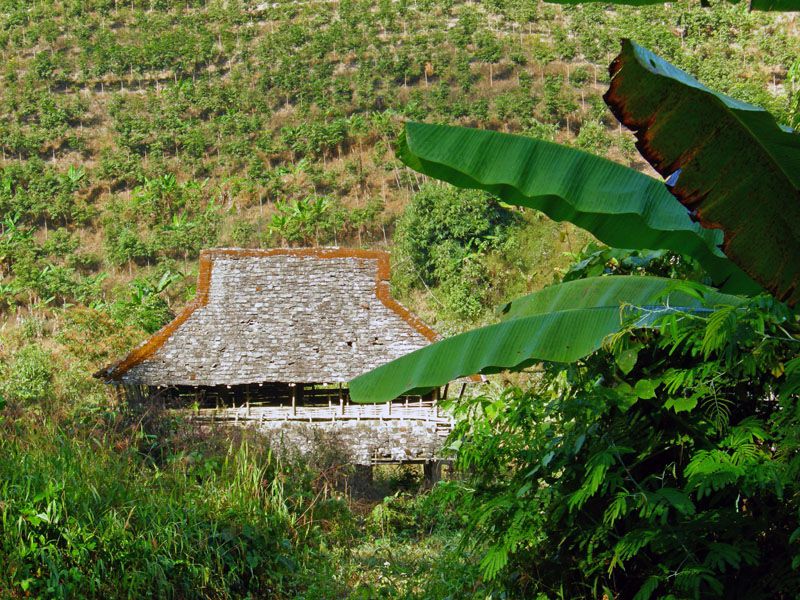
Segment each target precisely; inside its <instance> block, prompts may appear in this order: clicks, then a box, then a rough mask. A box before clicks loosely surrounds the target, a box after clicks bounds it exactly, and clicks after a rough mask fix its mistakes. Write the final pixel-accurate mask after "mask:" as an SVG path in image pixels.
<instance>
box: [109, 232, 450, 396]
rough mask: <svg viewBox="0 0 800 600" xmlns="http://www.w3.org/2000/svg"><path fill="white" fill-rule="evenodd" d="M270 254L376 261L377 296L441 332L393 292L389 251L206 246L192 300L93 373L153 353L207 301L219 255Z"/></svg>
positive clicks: (112, 374) (422, 330) (429, 333)
mask: <svg viewBox="0 0 800 600" xmlns="http://www.w3.org/2000/svg"><path fill="white" fill-rule="evenodd" d="M270 256H296V257H308V258H321V259H329V258H360V259H365V260H375V261H376V266H377V268H376V275H375V296H376V298H377V299H378V300H380V302H381V303H382V304H383V305H384V306H385V307H386V308H388V309H389V310H391V311H392V312H394V313H395V314H397V315H398V316H399V317H400V318H401V319H402V320H403V321H405V322H406V323H407V324H408V325H409V326H410V327H412V328H413V329H415V330H416V331H417V332H418V333H419V334H421V335H422V336H423V337H425V338H426V339H427V340H429V341H431V342H434V341H436V340H438V339H439V335H438V334H437V333H436V332H435V331H434V330H433V329H431V328H430V327H429V326H428V325H426V324H425V323H424V322H423V321H422V319H420V318H419V317H418V316H416V315H415V314H413V313H412V312H411V311H409V310H408V309H407V308H406V307H404V306H403V305H402V304H400V303H399V302H398V301H397V300H395V299H394V298H393V297H392V295H391V289H390V285H389V280H390V276H391V267H390V261H389V253H388V252H386V251H384V250H362V249H358V248H339V247H316V248H263V249H259V248H207V249H204V250H201V252H200V258H199V270H198V275H197V292H196V294H195V297H194V300H192V302H191V303H189V304H188V305H187V306H186V307H185V308H184V309H183V310H182V311H181V312H180V313H179V314H178V315H177V316H176V317H175V318H174V319H173V320H172V321H170V322H169V323H167V324H166V325H165V326H164V327H162V328H161V329H159V330H158V331H156V332H155V333H154V334H152V335H151V336H150V337H149V338H147V339H146V340H145V341H144V342H142V343H141V344H139V345H138V346H136V347H135V348H134V349H133V350H131V351H130V352H129V353H128V355H127V356H126V357H125V358H123V359H122V360H119V361H117V362H116V363H112V364H111V365H109V366H107V367H105V368H103V369H100V370H99V371H97V372H96V373H95V374H94V377H97V378H99V379H104V380H106V381H111V380H115V379H118V378H119V377H121V376H122V375H124V374H125V373H127V372H128V371H129V370H130V369H132V368H133V367H135V366H136V365H138V364H141V363H142V362H144V361H145V360H147V359H148V358H150V357H152V356H153V355H154V354H155V353H156V352H157V351H158V350H159V349H160V348H161V347H162V346H164V344H166V343H167V341H168V340H169V339H170V337H172V335H173V334H174V333H175V332H176V331H177V330H178V328H180V326H181V325H183V324H184V323H185V322H186V321H187V320H188V319H189V317H190V316H192V314H193V313H194V312H195V311H196V310H197V309H199V308H202V307H204V306H206V305H207V304H208V296H209V290H210V287H211V273H212V271H213V268H214V262H215V260H216V259H218V258H267V257H270Z"/></svg>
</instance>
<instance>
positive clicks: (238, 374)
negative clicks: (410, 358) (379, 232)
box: [96, 248, 451, 464]
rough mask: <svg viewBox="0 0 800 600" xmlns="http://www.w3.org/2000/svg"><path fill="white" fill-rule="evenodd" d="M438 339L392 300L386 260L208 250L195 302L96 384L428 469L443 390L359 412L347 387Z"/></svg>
mask: <svg viewBox="0 0 800 600" xmlns="http://www.w3.org/2000/svg"><path fill="white" fill-rule="evenodd" d="M436 337H437V336H436V333H435V332H434V331H432V330H431V329H430V328H429V327H427V326H426V325H425V324H424V323H423V322H422V321H421V320H420V319H419V318H417V317H416V316H415V315H413V314H411V313H410V312H409V311H408V310H406V309H405V308H404V307H403V306H401V305H400V304H399V303H397V302H396V301H395V300H394V299H392V297H391V295H390V292H389V256H388V254H386V253H384V252H377V251H365V250H349V249H338V248H314V249H270V250H244V249H227V248H226V249H214V250H207V251H204V252H203V253H202V254H201V257H200V272H199V278H198V285H197V294H196V297H195V299H194V301H193V302H192V303H191V304H190V305H189V306H188V307H187V308H186V309H185V310H184V311H183V312H182V313H181V314H179V315H178V316H177V317H176V318H175V319H174V320H173V321H172V322H171V323H169V324H168V325H167V326H165V327H164V328H163V329H161V330H160V331H158V332H157V333H155V334H154V335H153V336H151V337H150V338H149V339H147V340H145V341H144V342H143V343H142V344H141V345H139V346H138V347H137V348H135V349H134V350H133V351H132V352H131V353H130V354H129V355H128V356H126V357H125V358H123V359H122V360H120V361H119V362H117V363H115V364H113V365H110V366H108V367H106V368H105V369H103V370H101V371H100V372H98V373H97V374H96V376H97V377H100V378H102V379H103V380H105V381H106V382H108V383H110V384H113V385H115V386H117V388H118V389H119V390H120V391H121V392H123V393H124V394H125V395H126V397H127V399H128V400H129V401H130V402H147V401H149V402H163V403H164V404H165V405H167V406H172V407H185V408H186V409H188V410H191V411H192V413H191V414H192V416H193V418H195V419H197V420H198V421H202V422H207V423H211V422H216V423H236V424H240V425H249V426H256V427H260V428H261V429H263V430H265V431H274V430H277V429H280V430H281V431H282V434H283V433H286V432H287V431H288V430H289V429H291V428H292V427H293V425H292V424H304V426H305V429H308V426H311V427H316V428H318V429H319V428H323V429H326V430H327V431H336V432H338V433H339V434H341V436H343V438H345V439H346V440H348V441H347V443H349V444H351V445H353V444H354V445H355V447H354V448H353V454H354V462H356V464H373V463H375V462H382V461H383V462H426V461H430V460H432V459H433V458H434V457H435V455H436V453H437V451H438V446H439V444H440V442H441V440H442V438H443V436H444V435H446V433H447V431H449V429H450V427H451V421H450V417H449V416H447V415H445V414H443V413H442V412H441V411H440V410H439V408H438V406H437V399H438V397H439V395H440V394H441V393H442V391H441V390H437V391H436V392H434V393H432V394H430V395H428V396H425V397H401V398H398V399H396V400H395V401H394V402H392V403H388V404H383V405H357V404H351V403H350V401H349V396H348V391H347V386H346V384H347V382H348V381H349V380H350V379H352V378H354V377H356V376H357V375H360V374H361V373H364V372H366V371H368V370H370V369H373V368H375V367H377V366H380V365H382V364H384V363H386V362H389V361H390V360H393V359H395V358H399V357H400V356H403V355H405V354H407V353H409V352H412V351H414V350H416V349H418V348H422V347H423V346H425V345H427V344H429V343H430V342H431V341H433V340H435V339H436ZM444 393H446V390H445V391H444ZM301 445H302V443H301Z"/></svg>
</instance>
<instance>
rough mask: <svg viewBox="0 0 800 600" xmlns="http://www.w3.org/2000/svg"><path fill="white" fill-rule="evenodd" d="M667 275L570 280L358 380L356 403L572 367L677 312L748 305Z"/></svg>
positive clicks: (353, 385) (352, 385) (353, 384)
mask: <svg viewBox="0 0 800 600" xmlns="http://www.w3.org/2000/svg"><path fill="white" fill-rule="evenodd" d="M678 285H679V284H678V283H676V281H674V280H671V279H665V278H660V277H634V276H609V277H592V278H587V279H580V280H577V281H570V282H568V283H562V284H558V285H555V286H551V287H549V288H546V289H544V290H542V291H540V292H536V293H534V294H530V295H528V296H525V297H524V298H520V299H519V300H516V301H514V302H512V303H511V304H510V305H508V306H507V307H506V308H505V309H504V312H505V320H504V321H502V322H500V323H497V324H495V325H489V326H487V327H481V328H479V329H474V330H472V331H468V332H466V333H462V334H461V335H457V336H454V337H451V338H447V339H445V340H442V341H440V342H437V343H435V344H432V345H430V346H427V347H426V348H422V349H420V350H417V351H416V352H412V353H411V354H407V355H406V356H403V357H402V358H399V359H397V360H394V361H392V362H390V363H388V364H386V365H383V366H381V367H378V368H377V369H374V370H372V371H370V372H369V373H366V374H364V375H361V376H360V377H357V378H355V379H353V380H352V381H351V382H350V396H351V398H352V399H353V400H355V401H356V402H387V401H389V400H392V399H394V398H396V397H397V396H400V395H402V394H404V393H425V392H427V391H429V390H431V389H433V388H435V387H438V386H441V385H444V384H445V383H447V382H448V381H452V380H454V379H457V378H459V377H463V376H466V375H473V374H476V373H483V374H489V373H497V372H499V371H503V370H506V369H521V368H525V367H526V366H529V365H531V364H534V363H537V362H541V361H551V362H560V363H568V362H573V361H575V360H578V359H580V358H583V357H585V356H588V355H589V354H591V353H592V352H594V351H595V350H597V349H598V348H599V347H600V346H601V345H602V343H603V340H604V339H605V338H606V337H607V336H608V335H610V334H613V333H616V332H618V331H620V329H621V328H622V327H624V326H628V325H631V326H634V327H651V326H653V324H654V323H656V322H657V321H658V320H659V319H660V318H662V317H663V316H665V315H667V314H669V313H671V312H676V311H678V312H694V313H703V312H710V310H711V309H710V308H709V307H712V306H715V305H721V304H725V305H734V306H736V305H739V304H741V303H742V302H744V300H743V299H742V298H740V297H737V296H730V295H726V294H721V293H719V292H716V291H715V290H713V289H711V288H708V287H705V286H697V285H695V286H693V287H691V288H688V287H685V286H682V287H678V288H676V286H678Z"/></svg>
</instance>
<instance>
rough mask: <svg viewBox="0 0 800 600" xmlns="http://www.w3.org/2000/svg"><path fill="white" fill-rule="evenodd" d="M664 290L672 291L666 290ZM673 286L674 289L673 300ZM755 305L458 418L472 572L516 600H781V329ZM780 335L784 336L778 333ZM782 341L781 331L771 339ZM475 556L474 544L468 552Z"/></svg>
mask: <svg viewBox="0 0 800 600" xmlns="http://www.w3.org/2000/svg"><path fill="white" fill-rule="evenodd" d="M676 284H677V283H676ZM687 289H690V288H687ZM787 317H789V314H788V311H787V309H786V308H785V307H784V306H782V305H780V304H778V303H776V302H775V301H774V300H772V299H771V298H766V297H761V298H756V299H754V300H752V301H751V303H750V304H749V306H747V308H746V309H744V310H735V309H733V308H724V307H722V308H719V307H718V309H717V311H716V312H715V313H714V314H713V315H712V316H711V317H709V318H708V319H705V318H700V317H688V316H686V315H680V314H673V315H671V316H669V317H667V318H666V319H665V320H664V322H663V325H662V328H661V331H660V333H657V332H647V333H644V332H641V331H636V330H633V329H632V330H630V331H627V332H624V333H623V334H621V335H618V336H616V337H615V339H614V340H613V341H611V342H610V343H609V350H606V351H601V352H598V353H597V354H596V355H594V356H592V357H590V358H588V359H587V360H586V361H583V362H582V363H579V364H577V365H570V366H559V365H551V366H549V367H548V369H547V371H546V373H545V376H544V377H543V379H542V380H541V381H540V382H539V383H538V384H536V385H534V386H533V387H532V388H531V389H530V390H529V391H522V390H519V389H509V390H506V391H505V392H503V393H502V394H500V395H499V396H496V397H485V398H479V399H477V400H475V401H472V402H469V403H466V404H464V405H462V406H461V407H460V408H459V410H462V411H464V412H465V414H466V413H470V414H473V415H483V418H477V419H475V418H473V419H471V420H465V421H463V422H462V423H461V424H460V425H459V426H458V428H457V430H456V432H455V433H454V436H453V438H452V440H451V441H452V442H454V443H455V446H456V447H459V450H458V457H457V463H458V466H459V467H460V468H461V469H462V470H463V471H464V472H466V473H468V476H467V481H465V482H464V483H455V484H451V485H450V486H449V487H445V488H443V490H442V492H441V493H443V494H444V496H445V498H446V499H447V500H448V501H450V502H455V503H456V504H458V505H460V506H461V509H462V511H463V514H464V516H465V518H466V519H467V521H468V522H469V525H468V529H467V531H469V532H471V537H470V540H471V541H472V542H473V543H474V544H475V546H476V547H478V548H480V547H483V548H486V550H485V555H484V559H483V561H482V563H481V566H482V569H483V573H484V576H486V577H487V578H490V579H491V578H494V577H501V578H502V579H503V580H504V581H505V582H506V583H507V584H508V586H509V588H510V589H516V591H517V592H518V593H520V594H522V595H526V596H527V595H530V596H533V595H535V594H537V593H549V590H553V589H559V590H562V593H563V594H565V595H566V596H567V597H586V596H591V597H600V596H602V595H607V596H608V597H614V598H632V597H634V596H635V597H636V598H650V597H680V598H701V597H702V598H708V597H725V598H748V599H749V598H785V599H788V598H794V597H796V592H797V590H798V589H800V577H798V573H797V570H796V567H797V564H798V563H800V550H798V547H797V545H796V543H795V542H794V540H796V539H797V537H798V536H799V535H800V519H798V514H799V511H800V505H799V504H798V498H799V497H800V496H799V495H798V492H800V480H799V479H798V473H799V472H800V463H798V455H797V448H798V447H800V446H799V445H798V441H800V438H799V437H798V434H797V432H798V431H799V430H800V423H798V418H799V416H800V411H798V390H800V376H799V374H800V367H799V365H800V358H798V357H797V350H796V347H795V346H796V344H795V342H794V340H793V339H792V338H791V337H787V336H786V335H783V336H782V335H781V334H780V333H778V332H780V331H784V333H785V332H786V331H794V332H796V331H797V320H796V319H795V318H793V317H792V318H789V319H787ZM787 327H789V329H786V328H787ZM789 335H790V336H791V335H792V334H789ZM483 544H486V546H483Z"/></svg>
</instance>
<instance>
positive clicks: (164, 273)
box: [0, 0, 800, 379]
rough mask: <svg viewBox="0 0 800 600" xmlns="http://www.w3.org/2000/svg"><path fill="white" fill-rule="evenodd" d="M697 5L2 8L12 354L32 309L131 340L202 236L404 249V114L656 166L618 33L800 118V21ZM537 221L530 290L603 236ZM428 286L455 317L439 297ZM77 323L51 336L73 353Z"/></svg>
mask: <svg viewBox="0 0 800 600" xmlns="http://www.w3.org/2000/svg"><path fill="white" fill-rule="evenodd" d="M695 8H696V7H693V6H691V5H689V4H687V3H680V4H675V5H669V6H667V7H653V8H651V9H647V10H632V9H619V10H607V9H605V8H604V7H603V6H601V5H586V6H582V7H576V8H561V7H558V6H555V5H549V4H544V3H531V2H523V1H503V0H496V1H494V2H491V3H485V4H476V3H470V2H452V1H443V2H440V1H424V2H422V1H418V2H407V1H398V2H390V1H385V2H380V3H377V4H376V3H372V2H368V1H363V2H358V1H342V2H299V3H297V2H276V3H256V2H234V1H230V2H228V1H226V2H222V1H212V2H206V1H205V0H183V1H173V0H148V1H140V0H131V1H122V0H114V1H113V2H112V1H111V0H92V1H89V2H77V1H70V2H61V1H58V2H56V1H55V0H39V1H37V2H34V3H28V2H19V1H12V0H6V1H4V2H2V3H0V48H2V53H3V59H4V65H5V66H4V69H3V72H2V74H0V75H1V76H2V80H3V86H2V91H1V92H0V103H1V104H0V106H2V109H0V150H1V151H2V163H0V184H1V185H0V214H2V229H0V310H2V315H3V319H4V321H5V329H6V331H7V332H9V333H8V335H6V336H5V337H6V338H8V339H6V340H5V343H4V346H3V347H2V349H0V353H2V355H0V356H2V357H3V358H4V359H5V360H6V361H7V360H9V359H10V356H11V355H12V354H13V351H14V349H15V348H16V347H17V346H18V343H23V344H24V342H19V340H17V336H18V335H23V338H24V337H25V335H27V334H20V331H22V330H26V327H27V328H31V327H32V328H33V330H34V334H33V339H39V340H41V339H43V338H48V339H50V338H52V337H53V335H52V334H59V335H61V333H60V332H61V329H62V325H63V324H64V323H66V324H69V323H72V322H73V321H75V320H78V321H79V322H81V323H84V322H86V323H91V324H92V326H93V327H99V328H101V330H102V328H103V327H104V326H105V327H106V329H105V330H103V331H107V332H108V333H110V332H115V335H120V332H127V334H126V337H125V338H124V340H116V341H112V342H109V343H110V344H111V346H112V347H114V349H115V351H118V350H119V349H121V348H125V347H127V346H129V345H130V344H131V343H133V340H135V339H136V338H137V336H138V337H141V335H142V334H143V331H152V330H153V329H154V328H157V327H158V326H159V325H160V324H162V323H163V322H165V320H167V319H168V318H169V316H170V314H171V313H172V312H174V310H175V309H177V308H179V307H180V306H181V305H182V304H183V303H185V302H186V301H187V300H188V299H189V298H190V297H191V295H192V292H193V285H194V273H195V271H196V258H197V255H198V252H199V250H200V249H201V248H203V247H208V246H225V245H236V246H260V247H265V246H272V245H308V244H338V245H353V246H389V247H391V246H392V236H393V231H394V226H395V222H396V220H397V218H398V216H399V215H400V214H401V213H402V211H403V209H404V207H405V206H406V205H407V203H408V201H409V199H410V198H411V197H412V195H413V194H415V193H416V191H417V190H418V189H419V187H420V185H421V184H422V183H423V181H422V179H421V178H420V177H419V176H418V175H415V174H414V173H413V172H411V171H409V170H407V169H405V168H404V167H403V166H402V165H401V164H400V163H399V161H398V160H397V159H396V158H395V156H394V154H393V152H392V144H393V140H394V139H395V136H396V134H397V133H398V131H399V127H400V125H401V123H402V122H403V121H404V120H406V119H417V120H420V119H421V120H430V121H437V122H448V123H460V124H465V125H470V126H478V127H487V128H493V129H500V130H504V131H510V132H520V133H526V134H530V135H535V136H538V137H545V138H549V139H555V140H558V141H561V142H567V143H570V144H574V145H575V146H578V147H581V148H584V149H586V150H589V151H591V152H596V153H600V154H603V155H607V156H609V157H610V158H612V159H615V160H618V161H621V162H625V163H628V164H634V165H638V166H640V167H641V168H643V169H644V168H645V166H644V165H642V164H639V163H636V160H637V158H636V154H635V150H634V148H633V145H632V138H631V137H630V136H629V135H628V134H627V133H626V132H623V131H621V130H620V129H619V128H618V127H617V126H615V125H613V124H612V123H613V122H614V121H613V119H612V117H611V115H610V113H609V111H608V109H607V108H606V107H605V104H604V103H603V102H602V99H601V97H600V96H601V93H602V92H603V90H604V86H605V84H606V78H607V76H606V70H605V69H606V67H605V65H607V63H608V61H609V59H610V57H611V56H612V55H613V54H614V53H615V52H616V49H617V47H618V44H617V39H618V38H620V37H624V36H630V37H634V38H636V39H638V40H639V41H640V42H642V43H644V44H646V45H648V46H650V47H651V48H653V49H654V50H656V51H657V52H659V53H660V54H662V55H663V56H665V57H666V58H667V59H668V60H672V61H673V62H675V63H676V64H678V65H679V66H681V67H684V68H687V69H688V70H689V71H691V72H693V73H695V74H696V75H698V76H699V78H700V79H701V80H703V81H704V82H706V83H708V84H710V85H712V86H715V87H716V88H718V89H722V90H724V91H726V92H728V93H731V94H733V95H735V96H736V97H739V98H742V99H745V100H749V101H752V102H755V103H759V104H762V105H765V106H767V107H768V108H769V109H771V110H773V111H774V112H775V113H777V114H778V115H779V116H780V117H781V118H782V119H783V120H784V121H787V122H788V121H791V120H792V119H793V118H794V117H795V115H794V113H793V112H792V106H793V105H794V104H795V101H796V98H795V96H794V88H795V85H796V82H794V81H793V80H791V81H790V80H787V77H788V73H789V67H790V66H791V64H792V61H793V60H794V57H796V56H798V55H800V52H799V50H800V44H799V43H798V38H797V37H796V36H794V34H795V33H796V23H795V21H794V20H793V18H789V19H787V18H785V17H781V18H779V17H775V16H770V15H765V14H757V13H751V14H748V13H747V12H745V11H744V10H742V9H741V8H736V7H730V6H728V5H727V4H725V5H719V6H716V7H715V8H714V10H709V11H698V10H695ZM767 41H768V43H767ZM734 48H735V54H734V52H733V49H734ZM734 57H735V58H734ZM525 222H526V224H525V226H524V227H525V230H526V231H527V233H526V234H525V235H524V236H523V239H524V243H522V244H518V245H517V247H516V249H515V250H512V251H511V254H513V255H511V256H508V257H505V258H504V259H502V260H499V262H498V261H497V260H496V261H495V262H494V267H493V268H494V269H495V270H499V271H507V272H508V273H512V272H513V273H516V275H513V276H511V275H508V274H507V276H506V279H507V280H509V285H510V286H511V287H512V288H514V290H515V291H520V290H522V291H524V290H525V289H530V288H534V287H538V286H541V285H542V284H544V283H547V282H548V281H550V279H551V278H552V276H551V273H552V272H553V270H554V269H556V268H560V267H563V266H565V264H566V263H567V262H568V260H569V259H568V258H565V257H564V256H563V252H565V251H569V252H576V251H577V250H578V249H579V248H580V247H581V245H582V244H583V242H584V241H585V240H586V239H587V238H586V237H585V236H581V234H579V233H576V232H575V231H574V229H572V228H569V227H566V226H556V225H554V224H549V223H547V222H545V221H542V220H540V219H538V218H531V217H526V220H525ZM570 232H572V235H570ZM532 249H533V250H534V251H535V252H536V254H535V255H533V256H531V255H530V254H527V252H530V251H531V250H532ZM515 278H516V279H515ZM511 279H515V280H514V281H511ZM409 293H410V292H409ZM503 297H504V293H503V291H502V290H500V291H499V292H497V293H496V294H495V295H494V296H492V298H491V299H492V300H494V301H497V300H501V299H502V298H503ZM407 300H408V301H411V302H412V303H413V304H414V305H415V307H416V308H418V309H419V310H420V311H421V312H423V314H424V315H425V316H426V317H427V318H429V319H431V320H434V321H435V320H437V319H439V318H442V317H444V318H445V320H447V315H442V314H441V311H440V310H439V309H438V308H437V305H436V303H435V297H434V298H433V299H432V298H431V297H430V295H429V293H428V292H426V291H422V292H421V295H416V296H414V297H407ZM82 307H90V309H89V310H90V312H89V313H87V312H86V310H87V309H85V308H82ZM25 323H28V325H27V326H25V327H23V328H22V330H20V329H19V328H18V327H17V326H16V325H15V324H18V325H24V324H25ZM103 323H106V325H103ZM120 325H122V327H121V328H120V327H119V326H120ZM82 326H83V325H82ZM442 326H443V327H444V328H445V329H447V327H448V326H447V325H446V324H443V325H442ZM9 327H10V328H11V329H9ZM11 333H13V335H11ZM62 333H63V332H62ZM9 335H11V337H9ZM99 335H100V338H101V339H104V340H105V339H106V338H105V337H104V336H103V334H102V333H100V334H99ZM112 337H113V336H112ZM11 338H14V339H15V340H17V341H13V340H12V339H11ZM55 338H57V339H58V340H62V341H56V339H55ZM55 338H53V339H50V341H48V342H47V343H46V344H45V345H50V346H51V349H55V348H59V349H63V348H62V345H63V335H62V336H61V337H58V335H56V336H55ZM108 355H109V354H108V352H100V353H99V354H98V355H96V356H93V357H91V358H88V360H89V362H90V363H91V367H93V366H96V364H97V362H98V361H101V360H105V359H106V358H107V357H108ZM84 358H85V357H84ZM81 363H83V361H81ZM74 365H75V363H72V362H70V363H69V365H67V364H65V365H63V366H64V368H65V370H70V368H73V367H74ZM91 367H90V366H89V365H87V364H85V363H84V364H80V366H79V367H77V368H79V369H80V370H81V371H83V370H85V369H89V368H91ZM76 377H77V378H78V379H81V377H80V376H78V375H77V374H76Z"/></svg>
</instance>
